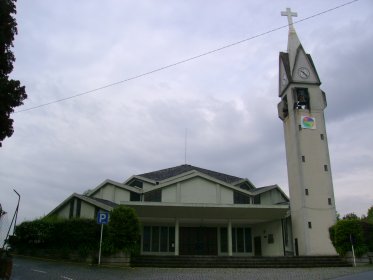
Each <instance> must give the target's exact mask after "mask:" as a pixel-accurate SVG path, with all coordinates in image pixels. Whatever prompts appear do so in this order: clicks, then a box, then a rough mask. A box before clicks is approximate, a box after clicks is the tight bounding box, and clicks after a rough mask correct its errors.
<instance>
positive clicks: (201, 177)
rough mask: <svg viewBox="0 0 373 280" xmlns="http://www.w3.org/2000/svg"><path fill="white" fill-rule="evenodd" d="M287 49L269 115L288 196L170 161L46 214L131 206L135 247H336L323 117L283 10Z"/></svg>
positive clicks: (164, 250) (275, 250)
mask: <svg viewBox="0 0 373 280" xmlns="http://www.w3.org/2000/svg"><path fill="white" fill-rule="evenodd" d="M282 15H285V16H287V17H288V20H289V37H288V50H287V52H281V53H280V56H279V97H280V98H281V101H280V103H279V104H278V116H279V118H280V119H281V120H282V122H283V127H284V136H285V146H286V159H287V169H288V180H289V192H290V199H289V198H288V197H287V195H286V194H285V193H284V192H283V191H282V190H281V189H280V187H279V186H277V185H272V186H265V187H260V188H257V187H255V186H254V185H253V184H252V183H251V182H250V181H249V180H248V179H245V178H239V177H236V176H232V175H227V174H224V173H220V172H215V171H211V170H208V169H203V168H199V167H195V166H192V165H180V166H176V167H171V168H167V169H162V170H158V171H153V172H148V173H144V174H140V175H134V176H132V177H130V178H128V179H127V180H126V181H125V182H123V183H119V182H114V181H111V180H106V181H104V182H103V183H102V184H100V185H99V186H97V187H96V188H95V189H93V190H92V191H89V192H87V193H85V194H84V195H80V194H73V195H71V196H70V197H68V198H67V199H66V200H65V201H63V202H62V203H61V204H60V205H58V206H57V207H56V208H55V209H54V210H53V211H52V212H51V213H49V214H48V215H56V216H59V217H64V218H73V217H84V218H92V219H94V218H95V217H96V215H97V212H98V211H99V210H104V211H110V210H112V209H113V208H114V207H116V206H117V205H126V206H128V207H132V208H133V209H135V211H136V213H137V215H138V217H139V219H140V222H141V254H143V255H146V254H150V255H176V256H178V255H217V256H286V255H295V256H298V255H300V256H320V255H336V252H335V250H334V248H333V246H332V244H331V241H330V239H329V232H328V229H329V227H330V226H332V225H333V224H334V223H335V221H336V211H335V201H334V193H333V182H332V175H331V168H330V159H329V151H328V142H327V134H326V127H325V119H324V109H325V108H326V97H325V93H324V92H323V91H322V90H321V89H320V85H321V82H320V79H319V76H318V74H317V71H316V68H315V66H314V63H313V61H312V58H311V56H310V55H309V54H307V53H306V52H305V50H304V48H303V46H302V45H301V43H300V41H299V39H298V36H297V34H296V32H295V29H294V27H293V23H292V20H291V19H292V16H296V14H295V13H292V12H291V11H290V9H287V10H286V12H282Z"/></svg>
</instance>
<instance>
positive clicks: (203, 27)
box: [0, 0, 373, 222]
mask: <svg viewBox="0 0 373 280" xmlns="http://www.w3.org/2000/svg"><path fill="white" fill-rule="evenodd" d="M346 2H348V0H330V1H321V0H320V1H309V0H296V1H295V0H293V1H291V0H279V1H259V0H257V1H254V0H252V1H239V0H237V1H228V0H226V1H218V0H214V1H212V0H211V1H200V0H195V1H181V0H180V1H171V0H170V1H166V0H157V1H150V0H149V1H145V0H136V1H134V0H133V1H119V0H118V1H98V0H97V1H96V0H95V1H93V0H86V1H75V0H69V1H67V0H63V1H48V0H33V1H19V2H18V3H17V17H16V18H17V22H18V35H17V36H16V39H15V41H14V45H15V47H14V53H15V56H16V63H15V69H14V71H13V73H12V76H13V77H14V78H16V79H19V80H20V81H21V83H22V84H24V85H25V86H26V91H27V94H28V99H27V100H26V101H25V104H24V106H22V107H18V108H16V110H17V111H18V110H23V109H27V108H31V107H34V106H38V105H40V104H44V103H48V102H51V101H54V100H58V99H61V98H65V97H69V96H71V95H75V94H79V93H83V92H86V91H89V90H92V89H95V88H98V87H102V86H105V85H107V84H111V83H114V82H118V81H122V80H125V79H127V78H131V77H134V76H137V75H140V74H143V73H146V72H148V71H152V70H154V69H157V68H160V67H163V66H166V65H170V64H173V63H176V62H178V61H181V60H184V59H188V58H190V57H193V56H197V55H199V54H202V53H205V52H208V51H211V50H214V49H217V48H220V47H222V46H225V45H228V44H231V43H234V42H237V41H240V40H243V39H246V38H249V37H252V36H255V35H258V34H261V33H263V32H266V31H269V30H272V29H275V28H278V27H281V26H284V25H286V24H287V19H286V17H282V16H281V15H280V12H281V11H283V10H285V8H286V7H291V8H292V10H294V11H296V12H298V17H297V18H295V20H300V19H303V18H306V17H309V16H312V15H314V14H317V13H320V12H322V11H325V10H327V9H330V8H333V7H336V6H339V5H341V4H343V3H346ZM295 29H296V31H297V33H298V36H299V38H300V41H301V43H302V45H303V47H304V48H305V50H306V52H308V53H310V54H311V55H312V58H313V60H314V63H315V65H316V68H317V70H318V74H319V76H320V79H321V81H322V85H321V88H322V89H323V90H324V91H325V92H326V95H327V100H328V107H327V108H326V126H327V134H328V140H329V150H330V158H331V165H332V174H333V182H334V191H335V198H336V205H337V211H338V212H339V213H340V214H341V215H344V214H346V213H350V212H355V213H356V214H358V215H362V214H366V211H367V209H368V208H369V207H370V206H371V205H373V151H372V140H373V125H372V119H373V110H372V109H373V91H372V89H373V70H372V69H373V54H372V50H373V2H372V1H368V0H360V1H358V2H355V3H353V4H351V5H348V6H345V7H342V8H339V9H336V10H333V11H331V12H328V13H325V14H322V15H320V16H317V17H313V18H311V19H309V20H306V21H303V22H301V23H299V24H296V25H295ZM287 35H288V28H283V29H280V30H278V31H276V32H272V33H269V34H267V35H265V36H261V37H258V38H255V39H253V40H249V41H246V42H244V43H242V44H239V45H235V46H232V47H230V48H226V49H224V50H222V51H219V52H215V53H212V54H210V55H207V56H204V57H201V58H198V59H195V60H192V61H189V62H187V63H184V64H180V65H177V66H175V67H172V68H168V69H165V70H163V71H160V72H156V73H154V74H151V75H147V76H144V77H141V78H138V79H135V80H131V81H129V82H125V83H121V84H118V85H116V86H112V87H109V88H106V89H103V90H100V91H97V92H95V93H93V94H88V95H84V96H81V97H78V98H74V99H70V100H67V101H64V102H59V103H55V104H51V105H49V106H45V107H41V108H38V109H35V110H30V111H24V112H19V113H15V114H13V115H12V117H13V118H14V120H15V125H14V128H15V132H14V134H13V136H12V137H11V138H7V139H6V140H5V141H4V142H3V147H2V148H0V188H1V193H0V203H1V204H2V205H3V208H4V209H5V210H6V211H8V212H9V215H8V216H9V217H8V219H9V220H11V215H12V214H13V211H14V209H15V206H16V201H17V196H16V195H15V193H14V192H13V188H15V189H16V190H17V191H18V192H19V193H20V194H21V196H22V198H21V206H20V212H19V216H18V219H19V222H22V221H24V220H31V219H35V218H38V217H41V216H43V215H46V214H48V213H49V212H50V211H51V210H52V209H53V208H54V207H56V206H57V205H58V204H59V203H61V202H62V201H63V200H64V199H65V198H67V197H68V196H69V195H71V194H72V193H74V192H76V193H83V192H84V191H85V190H87V189H92V188H94V187H96V186H97V185H99V184H100V183H101V182H102V181H104V180H105V179H112V180H115V181H118V182H123V181H125V179H127V178H128V177H130V176H131V175H134V174H141V173H145V172H150V171H155V170H158V169H162V168H167V167H173V166H177V165H181V164H184V162H185V131H186V129H187V163H188V164H192V165H195V166H198V167H202V168H206V169H211V170H215V171H219V172H223V173H227V174H231V175H235V176H239V177H245V178H248V179H250V180H251V181H252V182H253V183H254V184H255V185H256V186H257V187H262V186H266V185H270V184H278V185H279V186H280V187H281V188H282V189H283V190H284V191H285V193H287V194H288V193H289V191H288V181H287V170H286V158H285V144H284V136H283V127H282V122H281V120H280V119H279V118H278V116H277V103H278V102H279V101H280V100H279V97H278V55H279V52H280V51H286V47H287Z"/></svg>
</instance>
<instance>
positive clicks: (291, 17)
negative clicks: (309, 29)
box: [281, 8, 298, 32]
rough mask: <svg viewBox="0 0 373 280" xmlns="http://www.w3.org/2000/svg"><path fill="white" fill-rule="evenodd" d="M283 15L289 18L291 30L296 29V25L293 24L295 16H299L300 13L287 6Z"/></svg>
mask: <svg viewBox="0 0 373 280" xmlns="http://www.w3.org/2000/svg"><path fill="white" fill-rule="evenodd" d="M281 15H282V16H285V17H287V18H288V23H289V32H292V31H295V29H294V26H293V17H297V16H298V14H297V13H295V12H292V11H291V9H290V8H286V11H284V12H281Z"/></svg>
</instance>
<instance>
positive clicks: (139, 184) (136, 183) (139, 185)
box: [129, 180, 143, 189]
mask: <svg viewBox="0 0 373 280" xmlns="http://www.w3.org/2000/svg"><path fill="white" fill-rule="evenodd" d="M129 185H130V186H131V187H136V188H140V189H142V186H143V182H141V181H139V180H133V181H132V182H131V183H130V184H129Z"/></svg>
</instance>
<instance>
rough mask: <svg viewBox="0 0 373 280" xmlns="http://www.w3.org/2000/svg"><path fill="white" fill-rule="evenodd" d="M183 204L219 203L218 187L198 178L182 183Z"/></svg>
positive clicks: (181, 197)
mask: <svg viewBox="0 0 373 280" xmlns="http://www.w3.org/2000/svg"><path fill="white" fill-rule="evenodd" d="M180 192H181V196H180V199H181V202H182V203H218V199H217V185H216V184H215V183H213V182H210V181H208V180H206V179H203V178H200V177H197V178H192V179H190V180H187V181H183V182H181V183H180Z"/></svg>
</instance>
